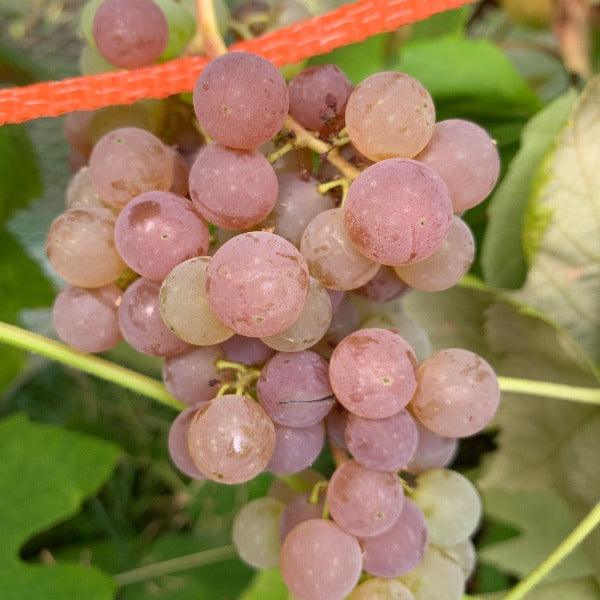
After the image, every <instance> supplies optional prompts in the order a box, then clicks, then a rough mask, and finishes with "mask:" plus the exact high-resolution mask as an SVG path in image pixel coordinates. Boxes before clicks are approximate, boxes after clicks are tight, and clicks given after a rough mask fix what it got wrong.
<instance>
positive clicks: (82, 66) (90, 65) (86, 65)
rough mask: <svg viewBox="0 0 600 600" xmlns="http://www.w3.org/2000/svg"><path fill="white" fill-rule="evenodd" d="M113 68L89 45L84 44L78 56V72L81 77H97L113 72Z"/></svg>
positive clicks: (94, 47)
mask: <svg viewBox="0 0 600 600" xmlns="http://www.w3.org/2000/svg"><path fill="white" fill-rule="evenodd" d="M115 69H116V67H115V66H113V65H111V64H110V63H109V62H108V61H107V60H106V59H105V58H104V57H103V56H102V55H101V54H100V52H98V50H97V49H96V46H91V45H90V44H89V43H86V44H84V46H83V48H82V49H81V54H80V55H79V70H80V71H81V74H82V75H97V74H98V73H106V72H107V71H114V70H115Z"/></svg>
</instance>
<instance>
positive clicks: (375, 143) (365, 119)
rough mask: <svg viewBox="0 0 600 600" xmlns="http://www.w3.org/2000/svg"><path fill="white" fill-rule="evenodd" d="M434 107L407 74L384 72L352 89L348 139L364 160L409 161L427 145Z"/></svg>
mask: <svg viewBox="0 0 600 600" xmlns="http://www.w3.org/2000/svg"><path fill="white" fill-rule="evenodd" d="M434 124H435V107H434V106H433V100H432V99H431V96H430V95H429V92H428V91H427V90H426V89H425V88H424V87H423V86H422V85H421V83H420V82H418V81H417V80H416V79H413V78H412V77H410V76H409V75H406V73H397V72H394V71H387V72H383V73H376V74H375V75H371V76H370V77H367V78H366V79H365V80H364V81H363V82H362V83H360V84H359V85H357V86H356V87H355V88H354V91H353V92H352V94H350V98H349V99H348V105H347V107H346V128H347V130H348V135H349V136H350V140H351V142H352V144H354V146H356V148H357V149H358V150H359V151H360V152H362V153H363V154H364V155H365V156H366V157H368V158H370V159H371V160H374V161H379V160H383V159H385V158H394V157H406V158H412V157H413V156H415V155H416V154H418V153H419V152H420V151H421V150H422V149H423V148H424V147H425V146H426V144H427V142H429V140H430V139H431V136H432V134H433V127H434Z"/></svg>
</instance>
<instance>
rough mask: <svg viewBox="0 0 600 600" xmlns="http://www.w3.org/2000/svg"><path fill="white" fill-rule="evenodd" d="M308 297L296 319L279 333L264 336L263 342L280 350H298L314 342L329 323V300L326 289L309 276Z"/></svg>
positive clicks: (320, 336) (304, 348) (322, 334)
mask: <svg viewBox="0 0 600 600" xmlns="http://www.w3.org/2000/svg"><path fill="white" fill-rule="evenodd" d="M309 286H310V287H309V289H308V298H307V299H306V304H305V305H304V308H303V309H302V313H300V316H299V317H298V320H297V321H296V322H295V323H294V324H293V325H291V326H290V327H288V328H287V329H284V330H283V331H282V332H281V333H278V334H276V335H272V336H269V337H264V338H262V339H263V342H265V344H267V346H270V347H271V348H275V350H279V351H280V352H299V351H300V350H306V348H310V347H311V346H313V345H314V344H316V343H317V342H318V341H319V340H320V339H321V338H322V337H323V336H324V335H325V332H326V331H327V329H328V328H329V325H330V323H331V313H332V311H331V300H330V299H329V294H328V293H327V290H326V289H325V288H324V287H323V286H322V285H321V284H320V283H319V282H318V281H317V280H316V279H314V278H312V277H311V278H310V282H309Z"/></svg>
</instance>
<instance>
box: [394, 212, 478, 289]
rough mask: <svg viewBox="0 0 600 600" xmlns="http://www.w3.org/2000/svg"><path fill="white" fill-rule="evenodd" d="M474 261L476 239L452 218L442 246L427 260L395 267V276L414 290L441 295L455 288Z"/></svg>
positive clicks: (460, 222)
mask: <svg viewBox="0 0 600 600" xmlns="http://www.w3.org/2000/svg"><path fill="white" fill-rule="evenodd" d="M474 258H475V239H474V238H473V234H472V233H471V230H470V229H469V226H468V225H467V224H466V223H465V222H464V221H461V219H459V218H458V217H456V216H455V217H452V223H451V224H450V230H449V231H448V235H447V236H446V239H445V240H444V241H443V242H442V245H441V246H440V247H439V248H438V249H437V250H436V251H435V252H434V253H433V254H432V255H431V256H428V257H427V258H425V259H423V260H420V261H419V262H416V263H412V264H409V265H402V266H400V267H395V271H396V273H397V274H398V277H400V278H401V279H402V281H404V282H406V283H407V284H408V285H410V286H411V287H413V288H415V289H416V290H422V291H424V292H441V291H442V290H447V289H448V288H451V287H452V286H453V285H456V284H457V283H458V282H459V281H460V279H461V278H462V277H463V275H465V274H466V273H467V271H468V270H469V269H470V268H471V265H472V264H473V259H474Z"/></svg>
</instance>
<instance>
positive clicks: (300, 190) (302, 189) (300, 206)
mask: <svg viewBox="0 0 600 600" xmlns="http://www.w3.org/2000/svg"><path fill="white" fill-rule="evenodd" d="M277 178H278V180H279V200H278V201H277V204H276V205H275V208H274V209H273V211H272V212H271V214H270V215H269V216H268V217H267V219H266V220H265V221H263V223H262V227H263V228H264V229H267V230H269V231H270V230H272V231H273V233H276V234H277V235H280V236H281V237H284V238H285V239H286V240H288V241H289V242H291V243H292V244H294V246H297V247H298V246H300V240H301V239H302V234H303V233H304V230H305V229H306V226H307V225H308V224H309V223H310V222H311V221H312V219H314V218H315V217H316V216H317V215H318V214H319V213H322V212H323V211H324V210H329V209H331V208H333V207H334V201H333V198H332V197H331V196H329V195H326V196H323V195H322V194H319V192H318V191H317V182H316V181H315V180H314V179H303V178H302V177H301V176H300V175H299V174H298V172H297V170H296V172H295V173H282V174H280V175H278V177H277Z"/></svg>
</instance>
